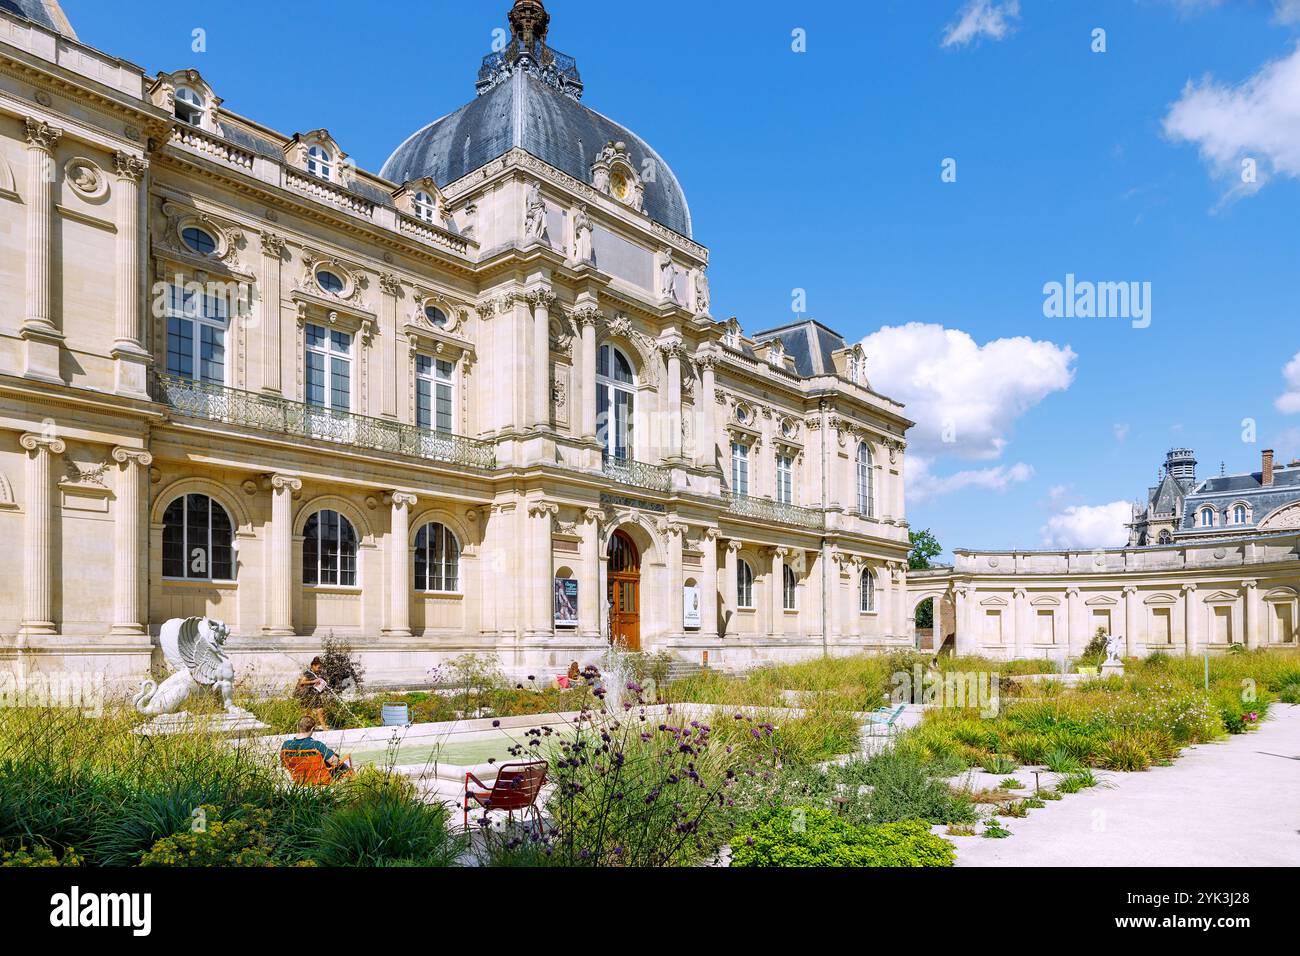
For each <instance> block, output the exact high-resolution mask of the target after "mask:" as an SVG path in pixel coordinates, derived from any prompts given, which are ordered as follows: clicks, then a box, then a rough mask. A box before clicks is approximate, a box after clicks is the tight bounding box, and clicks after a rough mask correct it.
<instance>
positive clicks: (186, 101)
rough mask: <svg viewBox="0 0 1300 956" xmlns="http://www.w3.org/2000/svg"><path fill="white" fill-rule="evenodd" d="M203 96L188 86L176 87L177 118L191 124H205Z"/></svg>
mask: <svg viewBox="0 0 1300 956" xmlns="http://www.w3.org/2000/svg"><path fill="white" fill-rule="evenodd" d="M204 105H205V104H204V102H203V97H202V96H201V95H200V94H198V93H196V92H194V91H193V90H192V89H190V88H189V87H188V86H181V87H177V89H176V118H177V119H178V120H180V121H181V122H182V123H188V124H189V125H190V126H202V125H203V109H204Z"/></svg>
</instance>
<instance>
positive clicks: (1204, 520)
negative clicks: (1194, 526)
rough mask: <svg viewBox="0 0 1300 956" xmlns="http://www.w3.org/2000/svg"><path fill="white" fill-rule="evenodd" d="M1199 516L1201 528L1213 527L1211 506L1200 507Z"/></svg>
mask: <svg viewBox="0 0 1300 956" xmlns="http://www.w3.org/2000/svg"><path fill="white" fill-rule="evenodd" d="M1200 516H1201V527H1202V528H1213V527H1214V509H1213V508H1202V509H1201V511H1200Z"/></svg>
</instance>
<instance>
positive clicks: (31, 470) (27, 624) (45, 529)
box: [18, 433, 67, 636]
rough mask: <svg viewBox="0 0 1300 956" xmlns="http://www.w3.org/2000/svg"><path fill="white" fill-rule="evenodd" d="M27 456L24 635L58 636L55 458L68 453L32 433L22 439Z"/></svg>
mask: <svg viewBox="0 0 1300 956" xmlns="http://www.w3.org/2000/svg"><path fill="white" fill-rule="evenodd" d="M18 443H19V444H20V445H21V446H22V447H23V449H24V450H25V451H26V452H27V467H26V482H27V514H26V521H25V524H24V529H23V534H24V541H23V559H24V562H23V566H24V579H25V580H24V583H25V589H24V597H23V620H22V626H21V628H20V630H21V632H22V634H23V635H25V636H26V635H36V634H47V635H48V634H57V633H58V632H59V629H58V624H57V623H56V622H55V620H54V575H55V573H56V571H55V568H54V515H53V509H54V500H53V486H54V460H53V456H54V455H62V454H63V453H64V451H66V450H67V446H65V445H64V443H63V440H62V439H61V438H53V437H47V436H44V435H36V434H32V433H28V434H25V435H22V436H21V437H20V438H19V439H18Z"/></svg>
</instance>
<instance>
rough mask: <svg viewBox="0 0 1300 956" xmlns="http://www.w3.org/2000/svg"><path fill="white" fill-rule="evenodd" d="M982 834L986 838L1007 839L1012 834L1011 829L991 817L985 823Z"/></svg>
mask: <svg viewBox="0 0 1300 956" xmlns="http://www.w3.org/2000/svg"><path fill="white" fill-rule="evenodd" d="M980 836H982V837H984V839H986V840H1005V839H1006V838H1007V837H1009V836H1011V831H1010V830H1008V829H1007V828H1006V827H1004V826H1003V825H1002V824H1000V823H998V821H997V820H994V819H993V818H991V817H990V818H989V820H988V821H987V822H986V823H985V824H984V832H983V833H981V834H980Z"/></svg>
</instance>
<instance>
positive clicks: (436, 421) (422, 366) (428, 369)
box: [415, 355, 456, 435]
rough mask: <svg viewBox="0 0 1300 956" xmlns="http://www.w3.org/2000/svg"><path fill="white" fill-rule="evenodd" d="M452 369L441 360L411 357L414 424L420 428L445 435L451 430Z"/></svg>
mask: <svg viewBox="0 0 1300 956" xmlns="http://www.w3.org/2000/svg"><path fill="white" fill-rule="evenodd" d="M455 369H456V367H455V366H454V365H452V363H451V362H445V361H443V360H442V359H435V358H432V357H430V356H428V355H417V356H416V357H415V423H416V425H418V426H419V427H420V428H423V429H424V430H426V431H436V432H443V433H444V434H448V435H450V434H451V433H452V432H453V431H455V428H454V427H453V421H454V409H455V407H456V402H455V395H456V386H455V381H454V375H455Z"/></svg>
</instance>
